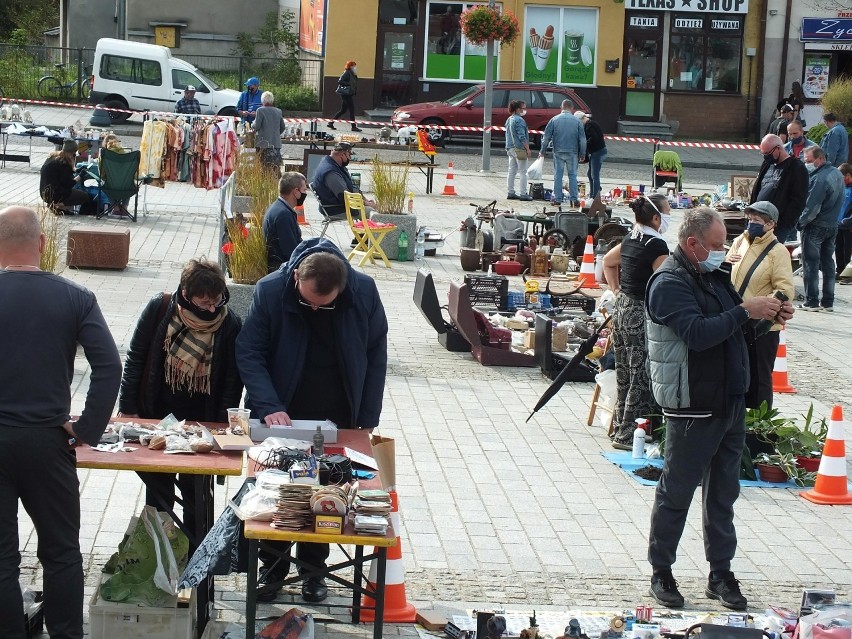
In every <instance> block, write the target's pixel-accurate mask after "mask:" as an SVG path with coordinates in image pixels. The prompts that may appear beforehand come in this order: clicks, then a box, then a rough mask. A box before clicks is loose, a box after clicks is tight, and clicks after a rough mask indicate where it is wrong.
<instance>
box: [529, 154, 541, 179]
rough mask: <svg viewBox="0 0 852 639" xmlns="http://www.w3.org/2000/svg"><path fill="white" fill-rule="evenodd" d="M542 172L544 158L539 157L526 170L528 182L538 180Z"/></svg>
mask: <svg viewBox="0 0 852 639" xmlns="http://www.w3.org/2000/svg"><path fill="white" fill-rule="evenodd" d="M543 172H544V156H543V155H539V156H538V158H537V159H536V161H535V162H533V163H532V164H530V165H529V168H527V177H528V178H529V179H530V180H540V179H541V174H542V173H543Z"/></svg>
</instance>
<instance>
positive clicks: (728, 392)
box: [645, 207, 793, 610]
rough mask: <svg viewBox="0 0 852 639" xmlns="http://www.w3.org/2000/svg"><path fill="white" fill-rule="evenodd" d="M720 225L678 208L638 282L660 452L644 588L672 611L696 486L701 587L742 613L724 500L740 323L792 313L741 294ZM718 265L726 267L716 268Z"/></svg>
mask: <svg viewBox="0 0 852 639" xmlns="http://www.w3.org/2000/svg"><path fill="white" fill-rule="evenodd" d="M725 238H726V230H725V223H724V221H723V220H722V217H721V215H719V213H717V212H716V211H714V210H713V209H710V208H706V207H701V208H697V209H693V210H690V211H687V213H686V214H685V215H684V219H683V224H682V225H681V227H680V229H679V230H678V245H677V248H676V249H675V251H674V253H672V255H671V256H669V257H668V258H667V259H666V261H665V262H663V264H662V265H661V266H660V268H659V269H658V270H657V271H656V272H655V273H654V274H653V275H652V276H651V279H650V281H649V282H648V289H647V290H648V294H647V296H646V298H645V311H646V316H647V322H646V326H647V331H648V359H649V362H650V377H651V390H652V391H653V393H654V399H656V400H657V403H659V405H660V406H661V407H662V410H663V414H664V415H665V416H666V454H665V464H664V466H663V474H662V476H661V477H660V481H659V483H658V484H657V491H656V494H655V496H654V507H653V510H652V511H651V530H650V534H649V544H648V561H649V562H650V564H651V566H652V569H653V575H652V577H651V591H650V594H651V595H652V596H653V597H654V598H655V599H656V600H657V601H659V602H660V603H661V604H662V605H664V606H667V607H669V608H681V607H683V605H684V599H683V595H681V594H680V591H679V590H678V588H677V581H675V579H674V576H673V575H672V565H673V564H674V563H675V559H676V557H677V548H678V545H679V544H680V538H681V535H682V534H683V528H684V525H685V523H686V516H687V513H688V512H689V506H690V504H691V503H692V497H693V494H694V493H695V489H696V488H697V487H698V485H699V484H700V485H701V489H702V491H703V511H702V518H703V523H704V552H705V556H706V558H707V561H708V563H709V564H710V575H709V578H708V581H707V587H706V589H705V591H704V592H705V594H706V595H707V596H708V597H711V598H713V599H718V600H719V601H720V602H721V603H722V605H723V606H726V607H728V608H731V609H733V610H745V609H746V606H747V601H746V598H745V597H744V596H743V595H742V593H741V592H740V587H739V582H738V581H737V579H736V578H735V577H734V573H733V572H731V560H732V559H733V557H734V553H735V551H736V548H737V535H736V531H735V530H734V502H735V501H736V500H737V497H738V496H739V492H740V483H739V476H740V457H741V455H742V450H743V446H744V445H745V393H746V391H747V390H748V387H749V363H748V352H747V349H746V341H745V337H744V330H745V329H747V328H748V325H749V320H760V319H777V320H778V321H781V322H786V321H787V320H788V319H789V318H790V317H792V315H793V307H792V305H791V304H790V302H784V304H781V302H779V301H778V300H776V299H775V298H774V297H769V296H762V297H752V298H749V299H748V300H745V301H743V300H742V299H741V298H740V296H739V295H738V294H737V292H736V291H735V290H734V287H733V286H732V284H731V274H730V264H727V263H725V264H723V263H724V259H725V254H726V253H725ZM723 266H727V268H720V267H723Z"/></svg>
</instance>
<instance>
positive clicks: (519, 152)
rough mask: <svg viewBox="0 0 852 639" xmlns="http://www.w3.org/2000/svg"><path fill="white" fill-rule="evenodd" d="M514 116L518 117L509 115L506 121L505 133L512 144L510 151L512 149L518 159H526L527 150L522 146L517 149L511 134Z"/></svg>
mask: <svg viewBox="0 0 852 639" xmlns="http://www.w3.org/2000/svg"><path fill="white" fill-rule="evenodd" d="M514 117H520V116H515V115H512V117H510V118H509V119H508V120H507V121H506V135H508V136H509V142H511V144H512V151H514V153H515V157H516V158H517V159H518V160H528V159H529V155H527V150H526V149H524V148H520V149H519V148H518V147H516V146H515V136H514V135H512V118H514Z"/></svg>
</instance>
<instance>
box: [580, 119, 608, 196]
mask: <svg viewBox="0 0 852 639" xmlns="http://www.w3.org/2000/svg"><path fill="white" fill-rule="evenodd" d="M574 117H577V118H579V119H580V122H582V123H583V131H585V133H586V158H587V159H588V162H589V196H590V197H592V198H594V197H596V196H597V194H598V193H600V192H601V168H602V167H603V163H604V160H606V156H607V154H608V151H607V150H606V139H604V132H603V129H601V125H600V124H598V123H597V122H595V121H594V120H592V114H591V113H584V112H583V111H575V112H574Z"/></svg>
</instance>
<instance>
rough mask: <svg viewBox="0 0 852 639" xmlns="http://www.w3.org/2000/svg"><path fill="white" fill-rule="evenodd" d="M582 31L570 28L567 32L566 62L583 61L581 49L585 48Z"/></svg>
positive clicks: (575, 62)
mask: <svg viewBox="0 0 852 639" xmlns="http://www.w3.org/2000/svg"><path fill="white" fill-rule="evenodd" d="M584 36H585V34H584V33H583V32H582V31H573V30H570V29H569V30H568V31H566V32H565V63H566V64H571V65H576V64H580V62H581V61H582V58H581V54H580V49H582V48H583V37H584Z"/></svg>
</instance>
